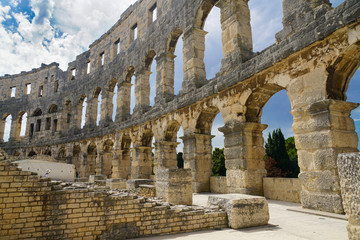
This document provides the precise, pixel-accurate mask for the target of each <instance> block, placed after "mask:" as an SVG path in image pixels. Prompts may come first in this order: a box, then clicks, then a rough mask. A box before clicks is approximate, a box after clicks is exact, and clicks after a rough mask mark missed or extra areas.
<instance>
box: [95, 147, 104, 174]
mask: <svg viewBox="0 0 360 240" xmlns="http://www.w3.org/2000/svg"><path fill="white" fill-rule="evenodd" d="M96 152H97V155H96V159H95V175H101V174H103V155H104V153H103V151H101V148H100V146H97V151H96Z"/></svg>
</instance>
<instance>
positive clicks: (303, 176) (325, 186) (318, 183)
mask: <svg viewBox="0 0 360 240" xmlns="http://www.w3.org/2000/svg"><path fill="white" fill-rule="evenodd" d="M299 179H300V180H301V183H302V185H303V186H304V187H305V188H306V189H307V190H309V191H314V192H316V191H331V192H338V191H340V185H339V178H338V177H337V176H335V175H334V174H333V173H332V172H331V171H318V172H310V171H309V172H302V173H300V174H299Z"/></svg>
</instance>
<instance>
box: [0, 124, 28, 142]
mask: <svg viewBox="0 0 360 240" xmlns="http://www.w3.org/2000/svg"><path fill="white" fill-rule="evenodd" d="M28 122H30V121H28ZM4 132H5V120H4V119H1V121H0V143H2V142H4Z"/></svg>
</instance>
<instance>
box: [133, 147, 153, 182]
mask: <svg viewBox="0 0 360 240" xmlns="http://www.w3.org/2000/svg"><path fill="white" fill-rule="evenodd" d="M151 149H152V148H151V147H146V146H142V145H141V142H135V143H134V147H133V149H132V160H131V178H132V179H137V178H144V179H149V178H150V175H151V173H152V161H151V157H152V156H151V155H152V154H151Z"/></svg>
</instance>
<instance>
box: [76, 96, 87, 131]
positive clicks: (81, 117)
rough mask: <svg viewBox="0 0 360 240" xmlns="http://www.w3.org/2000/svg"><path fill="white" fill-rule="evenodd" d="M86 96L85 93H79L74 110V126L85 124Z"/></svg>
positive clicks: (80, 126)
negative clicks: (75, 109) (75, 121)
mask: <svg viewBox="0 0 360 240" xmlns="http://www.w3.org/2000/svg"><path fill="white" fill-rule="evenodd" d="M87 108H88V106H87V97H86V95H85V94H83V95H81V96H80V98H79V102H78V106H77V111H76V120H77V123H76V126H78V127H79V128H83V127H84V126H85V124H86V112H87Z"/></svg>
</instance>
